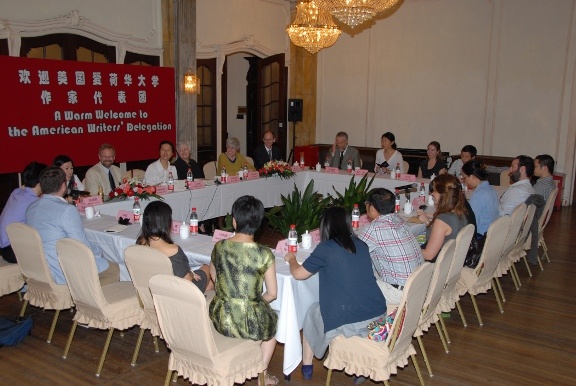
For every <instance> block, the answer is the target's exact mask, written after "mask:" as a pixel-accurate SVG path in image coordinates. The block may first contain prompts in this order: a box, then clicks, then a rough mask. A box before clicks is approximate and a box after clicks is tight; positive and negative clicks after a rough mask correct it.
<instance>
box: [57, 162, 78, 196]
mask: <svg viewBox="0 0 576 386" xmlns="http://www.w3.org/2000/svg"><path fill="white" fill-rule="evenodd" d="M52 165H53V166H57V167H59V168H60V169H62V170H64V173H66V186H67V187H68V192H67V193H68V194H70V192H71V191H73V190H84V184H83V183H82V182H81V181H80V179H79V178H78V176H77V175H76V174H74V162H72V158H70V157H68V156H67V155H64V154H61V155H58V156H56V157H54V160H53V161H52Z"/></svg>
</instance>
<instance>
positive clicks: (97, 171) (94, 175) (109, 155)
mask: <svg viewBox="0 0 576 386" xmlns="http://www.w3.org/2000/svg"><path fill="white" fill-rule="evenodd" d="M98 158H99V159H100V162H98V163H97V164H96V165H94V166H92V167H91V168H90V169H88V171H87V172H86V179H85V189H86V190H87V191H89V192H90V195H91V196H95V195H97V194H98V188H99V187H100V186H101V187H102V190H103V191H104V194H105V195H108V193H110V192H111V191H112V190H113V189H114V188H116V187H117V186H118V185H119V184H120V182H121V179H122V175H121V174H120V168H119V167H118V166H116V165H114V159H115V158H116V150H114V146H112V145H110V144H109V143H104V144H102V145H100V148H99V149H98Z"/></svg>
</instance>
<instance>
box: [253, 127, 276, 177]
mask: <svg viewBox="0 0 576 386" xmlns="http://www.w3.org/2000/svg"><path fill="white" fill-rule="evenodd" d="M262 141H263V142H264V143H263V144H262V145H260V146H258V147H257V148H256V150H254V166H255V167H256V169H261V168H262V167H263V166H264V164H265V163H266V162H269V161H278V160H280V159H281V157H280V149H279V148H278V146H274V142H276V138H275V137H274V133H273V132H271V131H270V130H268V131H266V132H264V137H263V138H262Z"/></svg>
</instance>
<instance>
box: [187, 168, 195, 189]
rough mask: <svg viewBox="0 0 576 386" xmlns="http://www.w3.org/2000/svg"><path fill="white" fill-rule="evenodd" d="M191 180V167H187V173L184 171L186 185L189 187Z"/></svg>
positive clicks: (192, 178)
mask: <svg viewBox="0 0 576 386" xmlns="http://www.w3.org/2000/svg"><path fill="white" fill-rule="evenodd" d="M192 181H194V175H193V174H192V168H188V173H186V186H187V187H188V189H190V185H192Z"/></svg>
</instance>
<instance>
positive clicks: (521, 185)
mask: <svg viewBox="0 0 576 386" xmlns="http://www.w3.org/2000/svg"><path fill="white" fill-rule="evenodd" d="M533 173H534V161H533V160H532V158H531V157H528V156H527V155H519V156H518V157H516V158H514V159H513V160H512V165H511V166H510V172H509V175H510V181H511V182H513V184H512V185H510V187H509V188H508V190H506V191H505V192H504V194H503V195H502V197H500V205H498V213H499V214H500V217H502V216H506V215H508V216H510V215H511V214H512V212H513V211H514V209H515V208H516V207H517V206H518V205H520V204H522V203H523V202H525V201H526V199H527V198H528V197H529V196H530V195H531V194H533V193H534V188H533V187H532V184H531V183H530V177H532V174H533Z"/></svg>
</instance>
